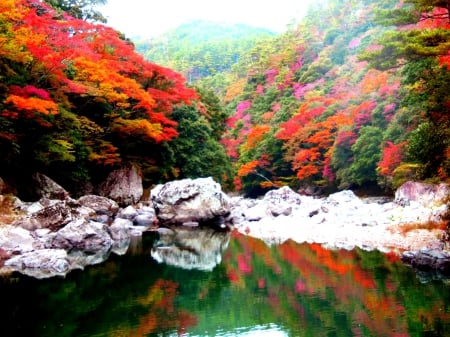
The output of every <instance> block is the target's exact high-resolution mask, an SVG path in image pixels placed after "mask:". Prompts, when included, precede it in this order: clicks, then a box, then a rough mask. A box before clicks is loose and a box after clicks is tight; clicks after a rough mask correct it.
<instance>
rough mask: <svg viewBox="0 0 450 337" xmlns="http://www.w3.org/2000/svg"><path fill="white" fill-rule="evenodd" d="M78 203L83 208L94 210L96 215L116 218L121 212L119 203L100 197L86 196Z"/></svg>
mask: <svg viewBox="0 0 450 337" xmlns="http://www.w3.org/2000/svg"><path fill="white" fill-rule="evenodd" d="M77 202H78V203H79V204H80V205H81V206H84V207H87V208H90V209H92V210H94V211H95V213H96V214H106V215H107V216H109V217H112V216H114V215H115V214H116V213H117V211H118V210H119V205H118V204H117V202H115V201H114V200H111V199H108V198H106V197H102V196H99V195H85V196H82V197H81V198H79V199H78V200H77Z"/></svg>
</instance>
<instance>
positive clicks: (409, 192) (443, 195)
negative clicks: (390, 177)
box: [394, 181, 450, 207]
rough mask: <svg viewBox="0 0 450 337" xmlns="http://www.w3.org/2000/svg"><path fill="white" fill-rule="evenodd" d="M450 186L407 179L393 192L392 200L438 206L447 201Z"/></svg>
mask: <svg viewBox="0 0 450 337" xmlns="http://www.w3.org/2000/svg"><path fill="white" fill-rule="evenodd" d="M449 198H450V186H449V185H447V184H439V185H432V184H425V183H421V182H415V181H407V182H406V183H404V184H403V185H402V186H400V187H399V188H398V189H397V191H396V192H395V199H394V201H395V202H396V203H398V204H401V205H409V204H410V203H411V202H416V203H419V204H420V205H422V206H424V207H439V206H442V205H445V204H446V203H447V202H449V201H450V200H449Z"/></svg>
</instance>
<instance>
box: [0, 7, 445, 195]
mask: <svg viewBox="0 0 450 337" xmlns="http://www.w3.org/2000/svg"><path fill="white" fill-rule="evenodd" d="M103 2H104V1H99V0H91V1H88V0H83V1H81V0H68V1H66V0H64V1H62V0H61V1H54V0H48V1H46V2H42V1H38V0H4V1H2V3H1V4H0V150H1V153H2V158H0V160H1V165H0V176H1V177H2V178H4V179H7V180H8V179H9V180H11V181H15V182H16V185H17V188H18V189H19V190H20V187H21V186H22V187H23V186H26V179H27V177H29V176H30V175H31V173H33V172H35V171H40V172H43V173H46V174H48V175H50V176H51V177H53V178H54V179H55V180H57V181H58V182H60V183H61V184H63V185H64V186H67V187H68V188H69V189H70V188H71V189H76V188H77V187H80V186H81V185H85V182H92V183H95V182H97V181H99V180H101V179H103V178H104V176H105V175H106V174H107V173H108V172H110V171H111V170H113V169H114V168H116V167H119V166H122V165H125V164H128V163H134V164H136V165H138V166H139V167H140V168H141V169H142V171H143V173H144V178H145V183H146V184H147V185H151V184H154V183H157V182H161V181H165V180H168V179H175V178H184V177H199V176H206V175H212V176H213V177H214V178H215V179H217V180H218V181H220V182H221V183H223V184H224V186H226V187H227V188H229V189H236V190H238V191H242V192H244V193H246V194H248V195H257V194H260V193H263V192H265V191H267V190H268V189H270V188H274V187H277V186H282V185H286V184H288V185H290V186H291V187H294V188H313V189H315V188H319V189H320V190H321V191H332V190H336V189H344V188H361V187H373V186H375V187H378V188H382V189H385V190H391V189H393V188H396V187H397V186H399V184H401V183H402V182H404V181H405V180H408V179H418V180H430V181H446V180H448V178H449V174H450V146H449V139H450V134H449V133H450V132H449V130H450V128H449V118H448V112H449V109H450V100H449V93H448V87H449V82H450V75H449V74H450V72H449V70H450V54H449V50H450V33H449V32H450V29H449V28H450V17H449V10H450V4H449V3H450V2H449V1H430V0H409V1H408V0H404V1H399V0H383V1H373V0H328V1H321V2H318V3H317V4H315V5H313V6H312V7H311V8H310V10H309V12H308V14H307V15H306V16H305V17H304V18H303V19H302V20H301V21H299V23H298V24H297V25H295V26H293V25H291V26H290V27H289V29H288V31H287V32H286V33H283V34H278V35H274V34H272V33H270V32H265V31H261V30H252V29H250V28H249V27H241V30H239V31H238V33H237V34H234V35H233V32H232V31H231V30H229V29H230V28H229V27H219V28H217V27H216V28H215V29H213V28H212V27H211V26H210V25H209V24H206V23H202V24H200V23H197V24H194V23H193V24H191V25H189V24H188V25H184V26H182V27H180V28H179V30H174V31H171V32H169V33H168V35H166V36H162V37H161V38H160V39H153V40H151V41H144V40H141V41H135V43H136V46H137V47H136V49H135V45H134V44H133V43H132V42H131V41H130V40H128V39H126V38H125V37H124V36H123V35H122V34H120V33H119V32H116V31H114V30H113V29H112V28H109V27H107V26H105V25H103V24H102V22H104V18H103V17H102V15H101V13H98V12H97V11H96V10H95V8H96V7H95V5H96V4H99V3H103ZM286 10H289V9H286ZM208 25H209V26H208ZM208 27H209V28H208ZM227 29H228V31H227ZM219 31H220V32H221V34H223V38H219V37H218V35H220V34H219V33H218V32H219ZM192 32H194V33H192ZM227 32H228V35H227ZM214 35H216V36H215V37H216V38H215V39H214V38H212V36H214ZM145 58H148V60H145ZM156 63H158V64H156ZM180 73H181V74H180ZM182 74H183V75H184V76H183V75H182ZM186 78H187V79H188V80H189V81H190V83H189V84H188V83H187V81H186ZM191 85H192V86H191ZM19 180H20V181H21V182H20V183H17V181H19ZM81 183H82V184H81Z"/></svg>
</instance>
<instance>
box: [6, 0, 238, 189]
mask: <svg viewBox="0 0 450 337" xmlns="http://www.w3.org/2000/svg"><path fill="white" fill-rule="evenodd" d="M97 2H99V1H87V2H83V3H84V4H85V5H86V6H84V7H83V6H81V7H80V6H75V5H76V4H75V3H73V6H70V4H71V2H65V1H62V2H61V1H53V0H49V3H52V4H53V6H54V7H51V6H49V5H48V4H46V3H45V2H42V1H39V0H3V1H1V3H0V152H1V158H0V177H1V178H3V180H6V181H7V183H9V184H8V185H9V186H10V188H11V189H13V191H12V192H18V193H19V195H20V196H25V197H27V196H28V195H27V193H28V192H29V191H27V187H29V178H30V177H31V175H32V174H33V173H34V172H42V173H44V174H47V175H49V176H50V177H52V178H53V179H55V180H56V181H57V182H59V183H60V184H62V185H63V186H65V187H66V188H68V189H71V190H73V191H76V190H77V189H81V191H79V192H81V193H82V192H83V189H84V190H85V189H86V188H88V186H89V185H90V184H91V183H95V182H98V181H101V179H103V178H104V177H105V175H106V174H108V173H109V172H110V171H111V170H113V169H115V168H117V167H119V166H122V165H127V164H129V163H134V164H135V165H138V166H139V167H140V168H141V169H142V171H143V174H144V178H145V182H146V184H147V185H150V184H153V183H157V182H160V181H165V180H168V179H174V178H182V177H187V176H202V175H212V176H214V177H215V178H216V179H217V180H218V181H222V180H223V179H224V174H225V173H227V170H228V171H229V168H230V166H229V165H227V157H226V155H225V151H224V149H223V147H222V146H221V145H220V144H219V138H220V135H221V132H222V130H223V123H224V119H225V115H224V113H223V111H222V109H221V106H220V104H219V100H218V99H217V97H215V96H214V95H213V94H212V93H210V92H208V91H204V90H203V91H201V92H200V91H196V90H194V89H193V88H189V87H188V86H187V85H186V83H185V79H184V78H183V77H182V76H181V75H180V74H179V73H177V72H175V71H173V70H171V69H169V68H166V67H162V66H159V65H156V64H155V63H151V62H147V61H145V60H144V58H143V57H142V56H141V55H140V54H138V53H137V52H136V51H135V49H134V46H133V44H132V43H131V42H130V41H129V40H127V39H125V38H124V37H123V36H122V35H121V34H120V33H118V32H116V31H114V30H113V29H111V28H109V27H107V26H104V25H103V24H96V23H93V22H94V21H95V20H101V15H99V13H97V12H95V11H93V9H92V6H91V5H92V4H93V3H97ZM66 5H68V6H66ZM228 176H230V174H229V173H228ZM14 189H16V191H14Z"/></svg>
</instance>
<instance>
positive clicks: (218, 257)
mask: <svg viewBox="0 0 450 337" xmlns="http://www.w3.org/2000/svg"><path fill="white" fill-rule="evenodd" d="M229 241H230V232H228V231H226V232H225V231H224V232H218V231H215V230H213V229H211V228H186V227H174V228H172V229H169V228H160V229H159V231H158V239H157V240H156V241H155V244H154V246H153V248H152V251H151V255H152V257H153V258H154V259H155V260H156V261H158V262H159V263H166V264H168V265H171V266H176V267H179V268H183V269H197V270H204V271H211V270H213V269H214V267H216V266H217V265H218V264H219V263H220V262H221V261H222V253H223V251H224V250H225V249H226V248H227V247H228V243H229Z"/></svg>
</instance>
